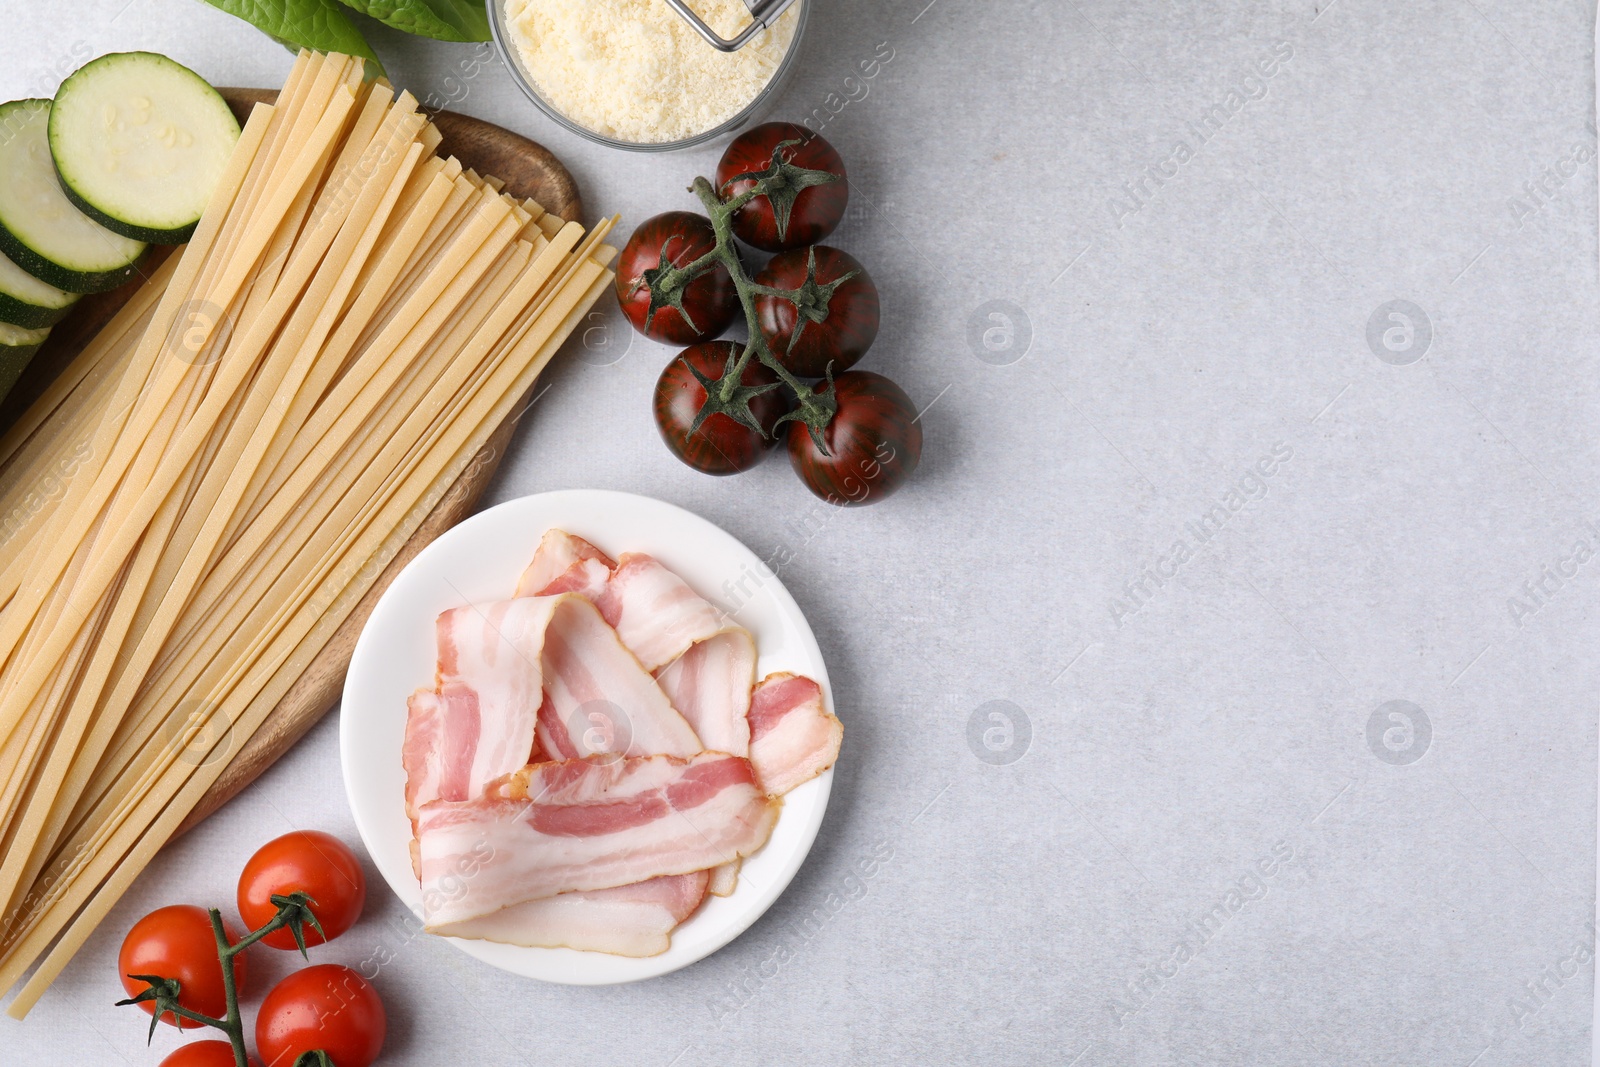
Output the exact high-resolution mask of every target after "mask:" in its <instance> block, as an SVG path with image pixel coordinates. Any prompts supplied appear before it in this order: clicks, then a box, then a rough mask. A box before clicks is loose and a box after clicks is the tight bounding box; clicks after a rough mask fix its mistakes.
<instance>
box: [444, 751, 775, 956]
mask: <svg viewBox="0 0 1600 1067" xmlns="http://www.w3.org/2000/svg"><path fill="white" fill-rule="evenodd" d="M781 804H782V802H781V801H780V800H778V799H776V798H774V797H769V796H767V795H766V794H765V793H764V792H763V791H762V789H761V787H760V785H759V784H758V783H757V782H756V777H755V772H754V771H753V770H752V768H751V766H750V762H749V761H748V760H745V759H742V758H740V757H738V756H730V755H727V754H725V753H720V752H702V753H700V754H699V755H697V756H695V757H693V758H692V759H688V760H683V759H678V758H675V757H672V756H649V757H645V758H638V759H616V758H606V757H598V756H591V757H588V758H586V759H578V760H565V761H562V762H559V763H541V764H537V765H535V766H530V767H527V768H524V769H523V770H522V771H519V772H517V773H516V774H512V775H508V776H506V777H505V778H503V779H501V780H500V781H499V782H496V783H495V784H494V785H493V786H491V787H490V789H489V790H488V792H487V793H486V794H485V795H483V796H481V797H478V798H476V799H473V800H467V801H442V800H441V801H435V802H434V803H432V804H429V805H426V806H425V807H423V809H422V812H421V819H420V820H419V825H418V831H419V841H420V844H421V851H420V855H421V861H422V863H421V878H422V889H423V900H424V904H425V911H426V914H425V919H426V921H427V926H428V928H429V929H430V930H442V929H443V928H445V927H448V926H451V925H453V924H455V923H459V922H463V921H465V920H468V919H475V918H478V917H480V916H484V915H491V914H493V913H495V912H498V911H501V910H503V909H505V908H507V907H510V906H512V905H514V904H522V903H524V902H526V901H529V900H539V899H542V898H545V897H553V896H556V895H557V894H560V893H568V892H573V891H589V890H595V889H609V888H612V887H614V886H622V885H629V884H631V883H634V882H643V881H646V880H648V879H651V878H659V877H662V876H664V875H678V874H691V873H693V872H695V871H703V870H707V869H708V868H711V867H716V866H720V865H722V864H724V863H729V862H731V861H733V860H735V859H738V858H741V857H744V856H748V855H750V854H751V853H752V852H754V851H756V850H757V849H759V848H760V847H761V846H762V845H764V844H765V843H766V841H767V838H768V837H769V836H770V835H771V833H772V827H773V824H774V823H775V822H776V820H777V817H778V809H779V807H780V806H781ZM485 856H486V857H487V858H486V859H484V858H483V857H485ZM469 860H470V861H471V863H472V865H473V867H474V868H475V873H474V874H473V875H472V877H470V878H464V879H463V878H460V877H457V875H456V872H457V871H459V870H461V869H462V867H463V865H464V864H465V863H468V862H469Z"/></svg>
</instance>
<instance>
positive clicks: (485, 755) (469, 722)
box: [401, 600, 556, 820]
mask: <svg viewBox="0 0 1600 1067" xmlns="http://www.w3.org/2000/svg"><path fill="white" fill-rule="evenodd" d="M555 606H556V604H555V602H554V601H548V600H547V601H538V600H520V601H519V600H505V601H501V602H499V603H497V604H488V605H485V606H483V607H481V608H478V607H465V608H455V609H452V610H450V611H446V612H442V613H441V614H440V615H439V617H438V619H437V620H435V623H434V634H435V640H436V641H437V643H438V650H439V662H438V668H437V674H436V677H435V680H434V691H433V693H432V694H431V697H430V696H429V695H427V694H426V692H425V691H424V692H419V693H415V694H413V695H412V697H411V700H410V702H409V703H408V705H407V719H406V742H405V747H404V749H403V750H402V756H401V758H402V762H403V763H404V764H405V768H406V801H407V807H408V810H409V811H410V813H411V815H412V818H413V820H415V817H416V810H417V809H418V808H420V807H422V805H424V804H427V803H428V802H430V801H433V800H467V799H470V798H472V797H475V796H477V795H479V794H480V793H482V792H483V790H484V788H485V787H486V786H487V785H488V784H489V783H490V782H492V781H494V780H495V779H497V778H500V777H502V776H504V775H507V774H510V773H511V772H512V771H515V770H517V769H519V768H521V767H524V766H526V765H527V763H528V760H529V759H530V758H532V755H533V751H534V731H535V727H536V725H537V720H538V712H539V704H540V702H541V701H542V699H543V697H542V695H541V694H542V689H543V684H544V672H543V669H542V667H541V666H540V663H539V649H540V647H541V646H542V644H543V642H544V632H545V630H546V629H547V628H548V627H549V624H550V616H551V612H552V611H553V609H554V608H555Z"/></svg>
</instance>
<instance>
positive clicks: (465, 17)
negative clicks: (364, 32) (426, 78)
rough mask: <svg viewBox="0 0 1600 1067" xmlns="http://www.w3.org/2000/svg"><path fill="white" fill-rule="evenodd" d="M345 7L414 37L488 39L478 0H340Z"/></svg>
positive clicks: (486, 15)
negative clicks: (474, 0) (476, 0)
mask: <svg viewBox="0 0 1600 1067" xmlns="http://www.w3.org/2000/svg"><path fill="white" fill-rule="evenodd" d="M343 3H344V5H345V6H346V7H350V8H354V9H355V10H357V11H359V12H361V13H362V14H363V15H370V16H371V17H372V18H375V19H377V20H378V21H379V22H381V23H383V24H384V25H385V26H393V27H394V28H395V29H397V30H400V31H402V32H404V33H411V34H415V35H416V36H418V37H432V38H433V39H434V40H436V41H487V40H489V13H488V11H487V10H486V9H485V7H484V5H483V3H482V2H481V0H479V2H476V3H474V2H472V0H343Z"/></svg>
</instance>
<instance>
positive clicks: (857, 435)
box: [789, 370, 922, 507]
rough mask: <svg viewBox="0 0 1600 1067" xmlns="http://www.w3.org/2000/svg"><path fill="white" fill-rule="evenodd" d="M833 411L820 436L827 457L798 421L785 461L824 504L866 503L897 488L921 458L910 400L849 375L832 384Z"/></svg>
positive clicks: (883, 384)
mask: <svg viewBox="0 0 1600 1067" xmlns="http://www.w3.org/2000/svg"><path fill="white" fill-rule="evenodd" d="M833 388H834V390H835V391H836V393H837V395H838V404H839V410H838V412H837V413H836V414H835V415H834V416H833V420H832V421H831V422H829V423H828V425H827V428H826V429H824V430H823V431H822V437H823V440H824V442H826V443H827V446H828V453H829V454H828V455H823V454H822V451H821V450H820V449H819V448H817V445H816V442H814V441H813V440H812V439H811V434H810V433H809V432H808V431H807V429H806V427H805V426H804V425H803V424H802V423H799V422H792V423H790V424H789V462H790V463H791V464H792V465H793V466H794V469H795V473H796V474H798V475H800V480H801V481H803V482H805V483H806V486H807V487H808V488H809V489H810V490H811V491H812V492H813V493H815V494H817V495H818V496H820V497H821V498H822V499H824V500H826V501H827V502H828V503H830V504H839V505H841V506H845V507H849V506H854V505H861V504H872V503H875V502H877V501H879V500H882V499H883V498H884V497H886V496H888V495H889V494H890V493H893V492H894V491H895V490H896V489H898V488H900V486H901V484H902V483H904V482H905V480H906V479H907V478H909V477H911V474H912V472H913V471H915V470H916V469H917V462H918V461H919V460H920V459H921V458H922V427H921V425H919V424H918V423H917V421H916V418H917V409H916V407H915V405H913V404H912V403H911V398H910V397H908V396H906V394H905V392H904V391H903V390H902V389H901V388H900V387H899V386H898V385H896V384H894V383H893V382H891V381H890V380H889V379H887V378H885V377H883V376H882V375H881V374H873V373H871V372H870V371H859V370H853V371H849V372H847V373H845V374H841V375H839V377H837V378H835V379H834V380H833Z"/></svg>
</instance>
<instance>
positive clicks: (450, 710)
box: [401, 594, 702, 827]
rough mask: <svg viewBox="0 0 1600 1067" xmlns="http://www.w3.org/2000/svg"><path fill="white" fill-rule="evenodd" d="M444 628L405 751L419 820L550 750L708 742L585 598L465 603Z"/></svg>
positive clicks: (679, 750) (675, 751)
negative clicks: (430, 688) (430, 687)
mask: <svg viewBox="0 0 1600 1067" xmlns="http://www.w3.org/2000/svg"><path fill="white" fill-rule="evenodd" d="M435 633H436V637H437V641H438V649H439V664H438V676H437V680H436V686H435V690H434V692H433V693H432V694H428V693H427V692H426V691H423V692H420V693H417V694H413V696H412V698H411V700H410V702H409V704H408V708H407V720H406V741H405V745H404V747H403V749H402V751H401V759H402V762H403V763H404V765H405V769H406V808H407V813H408V814H409V815H410V816H411V818H412V822H413V827H415V822H416V817H417V811H418V810H419V809H420V808H421V807H422V806H423V805H425V804H427V803H429V802H431V801H434V800H457V801H459V800H471V799H472V798H474V797H477V796H480V795H482V794H483V792H484V791H485V789H487V788H488V786H489V784H490V783H491V782H494V781H496V780H497V779H499V778H502V777H504V776H505V775H507V774H511V773H513V772H515V771H519V770H521V769H522V768H523V767H526V766H527V765H528V764H529V762H531V761H536V760H538V759H539V758H540V757H541V756H542V755H543V754H546V753H548V754H550V755H552V756H554V757H555V758H558V759H560V758H573V757H578V756H587V755H591V754H593V753H596V752H615V751H617V750H618V748H619V747H620V748H622V752H623V754H627V755H640V756H643V755H655V754H657V753H668V754H671V755H678V756H692V755H694V754H695V753H696V752H699V751H700V750H701V748H702V746H701V744H700V739H699V738H698V737H696V736H695V733H694V730H693V729H692V728H691V727H690V726H689V724H688V723H687V722H686V721H685V720H684V718H683V716H682V715H679V714H678V712H677V711H676V710H675V709H674V708H673V707H672V703H671V701H669V700H668V699H667V697H666V694H665V693H663V692H662V691H661V687H660V686H659V685H657V684H656V681H655V679H654V678H652V677H650V675H649V674H648V673H646V672H645V670H644V668H643V667H641V666H640V665H639V661H638V660H637V659H635V658H634V657H633V655H632V653H630V652H629V651H628V650H627V649H626V648H624V647H623V646H622V643H621V641H619V640H618V639H617V635H616V633H615V632H614V631H613V630H612V629H611V628H610V627H609V626H607V625H606V624H605V621H604V620H603V619H601V617H600V613H599V611H598V610H597V609H596V608H595V606H594V605H593V604H591V603H590V602H589V601H588V600H586V599H584V598H583V597H581V596H577V595H573V594H566V595H562V596H551V597H523V598H519V599H515V600H502V601H498V602H496V603H492V604H485V605H481V606H471V607H464V608H455V609H452V610H450V611H446V612H443V613H442V614H440V616H439V618H438V620H437V622H436V624H435ZM574 727H577V730H576V732H575V733H574V732H573V728H574ZM623 731H626V738H623V737H621V736H619V735H621V734H622V732H623ZM619 742H621V744H620V745H619Z"/></svg>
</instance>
